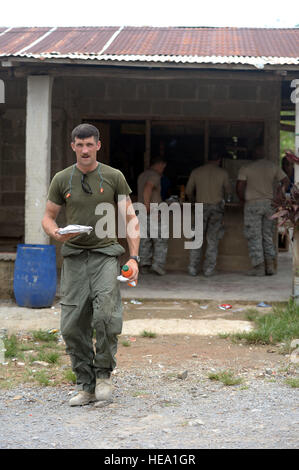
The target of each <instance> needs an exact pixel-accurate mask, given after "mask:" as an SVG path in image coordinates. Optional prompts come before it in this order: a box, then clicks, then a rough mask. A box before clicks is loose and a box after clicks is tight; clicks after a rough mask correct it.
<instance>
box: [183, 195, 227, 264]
mask: <svg viewBox="0 0 299 470" xmlns="http://www.w3.org/2000/svg"><path fill="white" fill-rule="evenodd" d="M223 215H224V207H223V204H222V203H219V204H204V205H203V239H204V240H206V252H205V259H204V263H203V271H204V272H212V271H213V270H214V269H215V266H216V262H217V255H218V244H219V240H221V238H222V237H223V235H224V226H223ZM201 255H202V247H201V248H196V249H194V250H190V258H189V268H191V269H194V270H196V271H197V270H198V268H199V265H200V260H201Z"/></svg>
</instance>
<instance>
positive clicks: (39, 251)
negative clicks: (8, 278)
mask: <svg viewBox="0 0 299 470" xmlns="http://www.w3.org/2000/svg"><path fill="white" fill-rule="evenodd" d="M56 282H57V272H56V249H55V246H54V245H30V244H19V245H18V246H17V256H16V261H15V269H14V294H15V298H16V302H17V304H18V305H19V306H20V307H32V308H42V307H50V306H51V305H52V303H53V300H54V298H55V294H56Z"/></svg>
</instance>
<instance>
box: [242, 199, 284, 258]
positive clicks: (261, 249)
mask: <svg viewBox="0 0 299 470" xmlns="http://www.w3.org/2000/svg"><path fill="white" fill-rule="evenodd" d="M273 212H274V211H273V208H272V206H271V201H270V200H263V201H256V202H254V203H253V202H252V203H250V204H248V203H246V204H245V207H244V235H245V238H246V239H247V242H248V251H249V257H250V259H251V262H252V265H253V266H257V265H258V264H261V263H263V262H264V260H265V259H273V258H275V257H276V249H275V245H274V241H273V240H274V239H273V237H274V233H275V226H276V223H275V221H274V220H271V219H270V218H269V217H270V216H271V215H272V214H273Z"/></svg>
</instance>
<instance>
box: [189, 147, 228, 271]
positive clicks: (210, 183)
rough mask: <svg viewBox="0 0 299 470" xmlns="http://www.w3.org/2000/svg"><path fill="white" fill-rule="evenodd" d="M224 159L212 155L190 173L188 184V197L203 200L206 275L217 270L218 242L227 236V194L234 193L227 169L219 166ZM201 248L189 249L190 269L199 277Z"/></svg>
mask: <svg viewBox="0 0 299 470" xmlns="http://www.w3.org/2000/svg"><path fill="white" fill-rule="evenodd" d="M220 163H221V158H220V157H219V155H218V154H217V153H213V154H211V156H210V161H209V162H208V163H207V164H205V165H203V166H201V167H198V168H196V169H195V170H193V171H192V172H191V175H190V177H189V180H188V182H187V186H186V195H187V196H188V199H189V200H190V201H191V200H193V194H194V191H195V202H202V203H203V235H204V238H205V240H206V245H207V246H206V253H205V259H204V263H203V273H204V275H205V276H212V275H213V274H214V272H215V267H216V262H217V254H218V244H219V240H221V238H222V237H223V235H224V226H223V215H224V201H223V200H224V197H225V194H227V195H229V194H231V185H230V182H229V177H228V172H227V171H226V170H224V169H223V168H220V166H219V165H220ZM201 254H202V248H196V249H191V250H190V260H189V266H188V272H189V274H190V275H191V276H196V275H197V274H198V271H199V266H200V261H201Z"/></svg>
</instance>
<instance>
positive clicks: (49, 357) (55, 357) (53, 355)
mask: <svg viewBox="0 0 299 470" xmlns="http://www.w3.org/2000/svg"><path fill="white" fill-rule="evenodd" d="M59 358H60V354H59V352H56V351H49V352H40V353H39V355H38V360H39V361H44V362H49V363H50V364H57V363H58V361H59Z"/></svg>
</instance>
